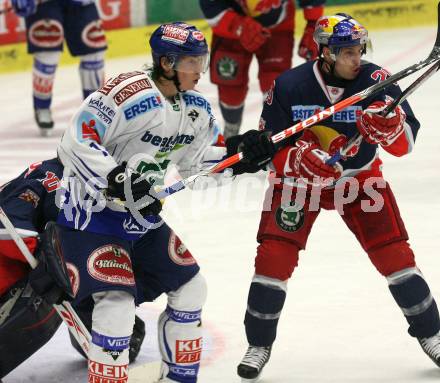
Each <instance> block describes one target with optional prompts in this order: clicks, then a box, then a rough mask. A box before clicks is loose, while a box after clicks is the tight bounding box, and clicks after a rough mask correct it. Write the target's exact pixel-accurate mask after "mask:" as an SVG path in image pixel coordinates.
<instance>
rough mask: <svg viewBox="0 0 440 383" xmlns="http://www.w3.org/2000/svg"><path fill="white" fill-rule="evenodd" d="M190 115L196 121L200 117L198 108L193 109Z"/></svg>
mask: <svg viewBox="0 0 440 383" xmlns="http://www.w3.org/2000/svg"><path fill="white" fill-rule="evenodd" d="M188 117H189V118H190V119H191V120H192V122H194V121H195V120H197V118H198V117H199V112H197V110H195V109H193V110H191V111H190V112H189V113H188Z"/></svg>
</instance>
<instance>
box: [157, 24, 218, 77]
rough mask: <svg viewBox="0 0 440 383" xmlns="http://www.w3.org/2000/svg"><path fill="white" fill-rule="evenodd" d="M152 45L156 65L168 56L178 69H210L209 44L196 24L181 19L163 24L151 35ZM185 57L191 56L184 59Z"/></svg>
mask: <svg viewBox="0 0 440 383" xmlns="http://www.w3.org/2000/svg"><path fill="white" fill-rule="evenodd" d="M150 47H151V50H152V54H153V62H154V64H155V65H159V63H160V58H161V57H166V58H167V59H168V61H169V62H170V63H171V64H172V66H173V69H175V70H177V71H181V72H190V73H194V72H198V73H204V72H206V71H207V69H208V65H209V49H208V44H207V42H206V39H205V36H204V35H203V33H202V32H201V31H199V30H198V29H197V28H196V27H195V26H194V25H189V24H186V23H184V22H180V21H179V22H174V23H169V24H163V25H161V26H159V27H158V28H157V29H156V30H155V31H154V32H153V34H152V35H151V37H150ZM183 57H190V58H189V59H185V60H182V58H183Z"/></svg>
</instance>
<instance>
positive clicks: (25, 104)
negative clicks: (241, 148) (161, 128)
mask: <svg viewBox="0 0 440 383" xmlns="http://www.w3.org/2000/svg"><path fill="white" fill-rule="evenodd" d="M371 35H372V41H373V45H374V55H373V60H374V61H375V62H376V63H378V64H381V65H383V66H385V67H386V68H388V69H390V70H391V71H393V72H396V71H397V70H399V69H402V68H404V67H406V66H408V65H410V64H412V63H415V62H416V61H419V60H422V59H424V58H425V57H426V55H427V54H428V53H429V52H430V49H431V47H432V44H433V41H434V37H435V36H434V35H435V30H434V28H418V29H411V30H393V31H388V32H380V33H377V32H376V33H374V32H373V33H371ZM145 61H147V58H146V57H144V56H142V57H134V58H128V59H123V60H113V61H107V74H108V75H114V74H116V73H120V72H127V71H130V70H134V69H138V68H140V67H141V66H142V65H143V64H144V62H145ZM299 62H300V60H299V59H297V60H296V63H297V64H298V63H299ZM253 73H254V75H253V76H252V75H251V78H252V80H251V84H250V92H249V95H248V98H247V103H246V109H245V114H244V124H243V129H242V131H244V130H247V129H251V128H256V127H257V122H258V118H259V113H260V109H261V95H260V93H259V88H258V84H257V82H256V80H255V78H256V75H255V73H256V68H255V67H253ZM405 84H408V81H405V82H403V86H404V85H405ZM0 87H1V92H0V110H1V112H0V117H1V124H0V184H1V183H3V182H5V181H7V180H9V179H10V178H13V177H15V176H17V175H18V174H19V173H20V172H21V171H22V170H23V169H24V168H25V167H27V165H28V164H29V163H31V162H35V161H39V160H43V159H47V158H50V157H52V156H54V155H55V151H56V146H57V144H58V142H59V140H60V137H61V135H62V133H63V130H64V129H65V127H66V125H67V123H68V120H69V118H70V117H71V115H72V114H73V112H74V111H75V109H76V108H77V107H78V105H79V103H80V101H81V100H80V86H79V77H78V71H77V68H76V67H62V68H60V69H59V71H58V73H57V79H56V84H55V97H54V104H53V112H54V118H55V120H56V127H55V132H54V133H55V134H54V136H53V137H51V138H41V137H39V134H38V131H37V128H36V127H35V126H34V121H33V111H32V104H31V101H32V100H31V73H30V72H27V73H19V74H9V75H3V76H0ZM199 90H200V91H202V92H203V93H204V94H205V95H206V96H207V97H208V99H209V100H210V101H211V103H212V105H213V108H214V111H215V113H216V115H217V116H218V117H219V118H220V114H219V110H218V106H217V92H216V89H215V88H214V87H213V86H212V85H211V84H210V83H209V78H208V76H207V75H206V76H205V78H204V79H203V80H202V82H201V84H200V87H199ZM439 92H440V74H438V75H436V76H435V77H433V78H432V79H430V80H429V81H428V82H427V83H426V84H425V85H423V87H422V88H420V89H419V90H418V91H417V92H416V93H415V94H414V95H412V96H411V98H410V102H411V105H412V107H413V109H414V111H415V113H416V115H417V117H418V118H419V120H420V121H421V125H422V127H421V130H420V132H419V135H418V139H417V144H416V146H415V150H414V152H413V153H412V154H411V155H409V156H407V157H404V158H393V157H392V156H390V155H387V154H386V153H384V154H383V156H382V158H383V160H384V164H385V166H384V174H385V177H386V178H387V179H388V180H389V181H390V183H391V185H392V187H393V190H394V193H395V195H396V198H397V201H398V203H399V206H400V210H401V214H402V216H403V218H404V221H405V223H406V227H407V229H408V232H409V234H410V241H411V244H412V248H413V249H414V251H415V253H416V258H417V261H418V265H419V267H420V268H421V270H422V271H423V273H424V275H425V277H426V279H427V280H428V282H429V283H430V287H431V290H432V293H433V295H434V296H435V297H436V298H437V300H438V301H439V302H440V249H439V247H440V238H439V233H440V227H439V224H438V220H439V216H440V193H439V189H440V126H439V122H438V121H439V119H440V118H439V115H438V114H436V113H440V101H439V100H440V97H439ZM263 183H264V174H259V176H258V177H257V178H249V177H246V176H242V177H240V178H239V179H238V180H235V181H234V184H233V186H232V187H231V186H223V187H222V188H219V189H213V190H211V191H209V192H208V193H207V192H191V191H184V192H180V193H177V194H176V195H174V196H173V197H170V198H169V199H168V202H167V204H166V208H165V213H164V214H165V216H166V218H167V219H168V223H169V224H170V226H172V227H173V228H174V229H175V231H176V232H177V233H178V234H180V236H181V237H182V239H183V240H184V242H185V244H186V245H187V246H188V248H189V249H191V252H192V253H193V255H194V256H195V257H196V258H197V260H198V262H199V264H200V266H201V268H202V271H203V274H204V275H205V277H206V278H207V281H208V286H209V294H208V301H207V303H206V306H205V308H204V311H203V318H204V332H205V338H206V340H205V350H204V357H205V360H204V361H203V363H202V367H201V373H200V379H199V381H200V382H201V383H230V382H239V379H238V378H237V376H236V373H235V371H236V365H237V363H238V362H239V361H240V359H241V358H242V356H243V354H244V352H245V350H246V347H247V342H246V338H245V334H244V326H243V324H242V322H243V318H244V312H245V308H246V299H247V292H248V288H249V283H250V280H251V277H252V274H253V258H254V256H255V248H256V241H255V235H256V231H257V227H258V222H259V216H260V206H261V201H262V193H263ZM164 307H165V299H163V297H162V298H161V299H159V300H158V301H157V302H154V303H151V304H144V305H142V306H141V307H140V308H139V309H138V315H140V316H141V317H142V318H144V319H145V320H146V321H147V329H148V334H147V338H146V341H145V342H144V346H143V348H142V351H141V355H140V356H139V357H138V360H137V362H136V364H135V365H134V366H133V368H134V369H136V368H137V369H139V368H142V366H143V365H144V364H145V363H147V362H150V361H157V360H158V358H159V354H158V352H157V342H156V324H155V321H156V318H157V316H158V314H159V313H160V311H161V310H162V309H163V308H164ZM406 329H407V324H406V321H405V319H404V317H403V315H402V313H401V312H400V309H399V308H398V307H397V305H396V304H395V303H394V301H393V299H392V297H391V294H390V293H389V291H388V288H387V284H386V281H385V279H384V278H383V277H381V276H380V275H379V274H378V272H377V271H376V270H375V269H374V267H373V266H372V265H371V264H370V262H369V260H368V257H367V256H366V254H364V253H363V251H362V249H361V247H360V246H359V245H358V244H357V242H356V240H355V239H354V237H353V236H352V234H351V233H350V232H349V231H348V229H347V228H346V227H345V225H344V224H343V222H342V220H341V219H340V217H339V216H338V214H337V213H336V212H328V211H323V212H322V213H321V215H320V218H318V220H317V222H316V224H315V227H314V230H313V231H312V234H311V236H310V238H309V241H308V248H307V250H306V252H305V253H302V256H301V258H300V265H299V267H298V268H297V269H296V271H295V272H294V276H293V278H292V279H291V281H290V283H289V292H288V295H287V299H286V303H285V307H284V311H283V313H282V316H281V319H280V324H279V328H278V337H277V341H276V343H275V345H274V348H273V353H272V357H271V360H270V362H269V364H268V365H267V366H266V368H265V373H264V376H263V379H262V380H261V383H287V382H289V383H330V382H332V383H333V382H334V383H336V382H337V383H346V382H355V383H373V382H374V383H376V382H380V383H382V382H386V383H429V382H439V381H440V369H438V368H437V367H436V366H435V365H434V364H433V363H432V362H431V361H430V360H429V359H428V357H427V356H425V354H424V353H423V352H422V350H421V349H420V347H419V345H418V343H417V341H416V340H415V339H413V338H411V337H410V336H409V335H408V334H407V332H406ZM138 371H139V370H138ZM86 380H87V379H86V363H85V361H83V360H82V359H81V357H80V356H79V355H77V354H76V352H75V351H74V350H73V349H72V348H71V347H70V345H69V341H68V338H67V331H66V330H65V328H64V327H62V329H61V330H60V331H59V332H58V333H57V334H56V336H55V337H54V338H53V339H52V340H51V341H50V342H49V343H48V344H47V345H46V346H45V347H44V348H43V349H42V350H40V351H39V352H38V353H37V354H36V355H34V356H33V357H32V358H31V359H29V360H28V361H27V362H25V363H23V364H22V365H21V366H19V367H18V368H17V369H16V370H15V371H13V372H12V373H11V374H10V375H8V376H7V377H6V378H4V382H5V383H28V382H38V383H55V382H56V383H71V382H81V383H85V382H86ZM152 381H153V380H152V378H148V377H147V376H143V377H142V374H139V373H137V374H135V376H133V377H132V378H131V379H130V382H131V383H135V382H136V383H141V382H142V383H148V382H152Z"/></svg>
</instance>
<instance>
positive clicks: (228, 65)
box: [216, 56, 238, 80]
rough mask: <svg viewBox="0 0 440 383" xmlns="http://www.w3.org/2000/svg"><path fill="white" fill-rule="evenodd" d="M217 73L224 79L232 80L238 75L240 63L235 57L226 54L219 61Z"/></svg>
mask: <svg viewBox="0 0 440 383" xmlns="http://www.w3.org/2000/svg"><path fill="white" fill-rule="evenodd" d="M216 69H217V73H218V75H219V76H220V77H221V78H222V79H224V80H232V79H234V78H235V77H237V72H238V63H237V61H235V60H234V59H233V58H231V57H228V56H225V57H222V58H221V59H220V60H218V62H217V66H216Z"/></svg>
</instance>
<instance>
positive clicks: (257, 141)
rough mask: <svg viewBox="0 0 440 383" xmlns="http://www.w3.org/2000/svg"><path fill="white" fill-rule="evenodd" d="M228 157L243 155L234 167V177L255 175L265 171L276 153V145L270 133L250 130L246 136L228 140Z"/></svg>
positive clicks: (242, 135)
mask: <svg viewBox="0 0 440 383" xmlns="http://www.w3.org/2000/svg"><path fill="white" fill-rule="evenodd" d="M226 151H227V155H228V157H230V156H232V155H234V154H236V153H238V152H242V153H243V159H242V160H241V161H240V162H238V163H236V164H235V165H232V166H231V168H232V170H233V172H234V175H238V174H243V173H255V172H258V171H259V170H261V169H264V168H265V167H266V165H267V164H268V163H269V162H270V161H271V160H272V158H273V156H274V154H275V153H276V149H275V145H274V144H273V143H272V141H271V140H270V132H263V131H259V130H248V131H247V132H246V133H244V134H239V135H237V136H232V137H229V138H228V139H227V140H226Z"/></svg>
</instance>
